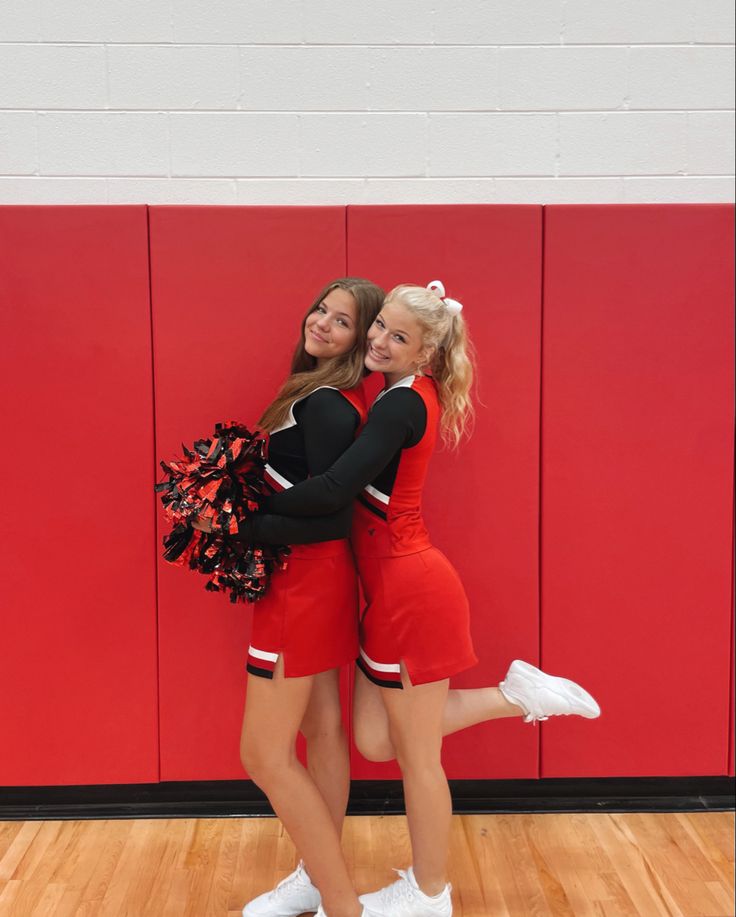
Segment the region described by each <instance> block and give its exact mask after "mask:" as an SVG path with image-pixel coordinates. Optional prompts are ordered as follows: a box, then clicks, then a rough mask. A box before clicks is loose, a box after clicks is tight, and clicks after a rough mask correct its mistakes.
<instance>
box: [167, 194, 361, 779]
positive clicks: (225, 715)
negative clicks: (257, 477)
mask: <svg viewBox="0 0 736 917" xmlns="http://www.w3.org/2000/svg"><path fill="white" fill-rule="evenodd" d="M150 223H151V274H152V302H153V314H154V354H155V381H156V457H157V460H160V459H161V458H170V457H172V456H173V455H175V454H177V455H180V454H181V443H182V442H184V443H186V444H187V445H191V443H192V441H193V440H194V439H198V438H200V437H205V436H209V435H210V434H211V433H212V431H213V429H214V425H215V423H216V422H218V421H225V420H231V419H235V420H240V421H243V422H244V423H247V424H254V423H255V422H256V421H257V420H258V418H259V416H260V414H261V412H262V410H263V408H264V407H265V406H266V405H267V404H268V402H269V401H270V400H271V399H272V398H273V396H274V394H275V392H276V389H277V387H278V385H279V384H280V383H281V382H282V381H283V379H284V378H285V377H286V375H287V374H288V371H289V366H290V361H291V355H292V353H293V350H294V346H295V344H296V342H297V340H298V338H299V331H300V323H301V320H302V318H303V315H304V313H305V312H306V310H307V308H308V307H309V305H311V303H312V302H313V300H314V297H315V296H316V294H317V293H318V292H319V290H320V288H321V287H322V286H324V285H325V284H326V283H327V282H328V281H329V280H332V279H334V278H335V277H340V276H343V275H344V274H345V209H344V208H342V207H291V208H290V207H163V206H161V207H151V208H150ZM160 477H161V473H160V469H159V478H158V479H159V480H160ZM158 518H159V541H158V544H157V551H156V553H157V554H158V556H159V639H160V673H161V678H160V696H161V779H162V780H217V779H235V778H240V777H244V776H245V775H244V772H243V770H242V768H241V765H240V759H239V751H238V746H239V738H240V726H241V722H242V715H243V699H244V696H245V684H246V672H245V661H246V655H247V649H248V642H249V636H250V622H251V619H252V615H253V614H254V610H255V611H256V612H257V606H252V605H247V604H238V605H232V604H231V603H230V602H229V600H228V598H227V597H226V596H224V595H220V594H217V593H211V592H206V591H205V589H204V584H205V581H206V580H205V577H203V576H200V575H195V574H194V573H192V572H191V571H189V570H186V569H182V568H179V567H172V566H171V565H169V564H167V563H166V562H165V561H163V560H162V559H161V557H160V554H161V550H160V544H161V542H160V538H161V535H162V534H163V532H164V531H166V530H168V526H167V525H166V524H165V522H164V521H163V510H162V508H161V505H160V503H159V509H158ZM162 524H163V527H162ZM345 699H346V700H347V688H345Z"/></svg>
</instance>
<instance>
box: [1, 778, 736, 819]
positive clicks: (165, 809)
mask: <svg viewBox="0 0 736 917" xmlns="http://www.w3.org/2000/svg"><path fill="white" fill-rule="evenodd" d="M450 787H451V790H452V798H453V809H454V811H455V813H456V814H458V815H470V814H488V813H490V814H511V813H523V812H527V813H529V812H539V813H544V812H549V813H552V812H696V811H712V812H716V811H733V810H734V791H735V789H736V784H735V783H734V778H733V777H600V778H599V777H580V778H571V777H565V778H542V779H539V780H451V781H450ZM403 813H404V798H403V794H402V790H401V782H400V781H398V780H355V781H353V783H352V785H351V792H350V803H349V806H348V814H350V815H398V814H403ZM264 815H266V816H268V815H273V811H272V809H271V807H270V805H269V803H268V800H267V799H266V797H265V796H264V795H263V793H262V792H261V791H260V790H259V789H258V787H256V786H255V785H254V784H253V783H252V782H251V781H249V780H218V781H193V782H171V783H146V784H112V785H101V786H52V787H49V786H44V787H0V821H18V820H23V821H29V820H44V821H47V820H68V819H104V818H252V817H255V816H264Z"/></svg>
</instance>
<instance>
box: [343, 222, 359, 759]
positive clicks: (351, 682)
mask: <svg viewBox="0 0 736 917" xmlns="http://www.w3.org/2000/svg"><path fill="white" fill-rule="evenodd" d="M343 226H344V229H343V231H344V242H345V247H344V251H345V274H344V276H345V277H350V276H351V274H350V261H349V258H348V246H349V245H350V239H349V234H348V207H347V205H346V206H345V222H344V224H343ZM358 589H359V591H358V596H359V597H360V595H361V593H360V587H358ZM358 611H359V612H360V609H358ZM339 690H340V689H339V687H338V691H339ZM354 695H355V670H354V669H353V668H352V666H350V667H348V716H347V721H348V753H349V755H350V761H351V763H352V757H353V756H352V751H350V750H351V749H352V747H353V743H354V741H355V729H354V727H353V703H354Z"/></svg>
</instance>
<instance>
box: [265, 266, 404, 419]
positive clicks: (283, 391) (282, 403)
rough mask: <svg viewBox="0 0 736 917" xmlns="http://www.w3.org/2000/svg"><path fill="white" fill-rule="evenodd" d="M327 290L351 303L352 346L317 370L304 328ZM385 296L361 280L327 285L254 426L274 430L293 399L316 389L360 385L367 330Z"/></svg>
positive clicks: (309, 311)
mask: <svg viewBox="0 0 736 917" xmlns="http://www.w3.org/2000/svg"><path fill="white" fill-rule="evenodd" d="M331 290H345V291H346V292H348V293H350V295H351V296H352V297H353V299H354V300H355V304H356V306H357V316H356V329H355V331H356V335H355V344H354V345H353V348H352V349H351V350H350V351H348V353H344V354H341V355H340V356H339V357H334V358H333V359H332V360H327V361H326V362H325V363H324V364H323V365H322V366H318V365H317V358H316V357H313V356H312V355H311V354H309V353H307V351H306V349H305V347H304V326H305V324H306V321H307V318H308V317H309V316H310V315H311V314H312V312H314V310H315V309H316V308H317V307H318V306H319V305H320V303H321V302H322V300H323V299H324V298H325V296H327V294H328V293H329V292H330V291H331ZM385 295H386V294H385V293H384V291H383V290H382V289H381V288H380V287H379V286H376V284H375V283H372V282H371V281H370V280H364V279H363V278H362V277H342V278H340V279H338V280H333V281H332V282H331V283H328V284H327V286H326V287H325V288H324V289H323V290H321V291H320V293H319V295H318V296H317V298H316V299H315V300H314V302H313V303H312V305H311V306H310V307H309V309H308V310H307V312H306V314H305V316H304V318H303V319H302V326H301V335H300V337H299V343H298V344H297V346H296V350H295V351H294V356H293V358H292V361H291V373H290V375H289V377H288V379H287V380H286V382H284V384H283V385H282V386H281V388H280V389H279V392H278V394H277V395H276V397H275V398H274V400H273V401H272V402H271V404H270V405H269V406H268V407H267V408H266V410H265V411H264V412H263V416H262V417H261V419H260V420H259V421H258V426H259V427H260V428H261V429H262V430H266V431H268V432H271V431H272V430H277V429H278V428H279V427H280V426H282V424H283V423H284V422H285V421H286V419H287V417H288V416H289V409H290V408H291V406H292V404H293V403H294V402H295V401H296V400H297V398H305V397H306V396H307V395H309V394H311V393H312V392H313V391H314V390H315V389H317V388H319V387H320V386H323V385H331V386H334V387H335V388H344V389H351V388H355V387H356V386H357V385H359V384H360V381H361V380H362V378H363V376H364V375H365V374H366V369H365V364H364V360H365V352H366V337H367V334H368V329H369V328H370V326H371V325H372V324H373V322H374V320H375V318H376V316H377V315H378V313H379V312H380V311H381V306H382V305H383V299H384V296H385Z"/></svg>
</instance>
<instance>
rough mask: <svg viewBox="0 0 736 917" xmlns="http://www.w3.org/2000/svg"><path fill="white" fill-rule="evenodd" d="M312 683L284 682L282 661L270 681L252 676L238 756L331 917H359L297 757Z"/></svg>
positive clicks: (333, 832)
mask: <svg viewBox="0 0 736 917" xmlns="http://www.w3.org/2000/svg"><path fill="white" fill-rule="evenodd" d="M313 680H314V678H313V676H308V677H305V678H284V675H283V657H280V658H279V660H278V662H277V664H276V671H275V672H274V677H273V679H272V680H271V679H266V678H259V677H257V676H249V678H248V691H247V694H246V699H245V714H244V718H243V732H242V735H241V743H240V757H241V760H242V762H243V766H244V767H245V768H246V770H247V771H248V773H249V775H250V777H251V778H252V779H253V780H254V781H255V783H256V784H257V785H258V786H259V787H260V788H261V789H262V790H263V791H264V792H265V793H266V795H267V796H268V798H269V801H270V803H271V805H272V806H273V809H274V811H275V812H276V814H277V815H278V817H279V818H280V819H281V821H282V822H283V824H284V827H285V828H286V830H287V831H288V832H289V835H290V836H291V839H292V841H293V842H294V844H295V845H296V847H297V849H298V850H299V851H300V852H301V854H302V857H303V859H304V862H305V865H306V867H307V871H308V873H309V876H310V878H311V879H312V882H313V883H314V884H315V885H316V886H317V888H318V889H319V891H320V895H321V896H322V902H323V905H324V908H325V911H326V912H327V913H328V914H329V915H330V917H359V915H360V914H361V911H362V908H361V906H360V903H359V902H358V896H357V894H356V893H355V889H354V888H353V884H352V882H351V880H350V876H349V875H348V870H347V866H346V865H345V860H344V858H343V854H342V849H341V847H340V837H339V835H338V833H337V829H336V828H335V823H334V821H333V819H332V815H331V813H330V809H329V807H328V805H327V803H326V802H325V800H324V798H323V797H322V794H321V793H320V791H319V789H318V788H317V786H316V784H315V782H314V780H313V779H312V778H311V776H310V775H309V773H308V772H307V771H306V770H305V769H304V768H303V767H302V765H301V764H300V762H299V760H298V758H297V756H296V748H295V742H296V735H297V731H298V729H299V724H300V723H301V722H302V720H303V718H304V715H305V713H306V712H307V707H308V705H309V698H310V694H311V689H312V683H313Z"/></svg>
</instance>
